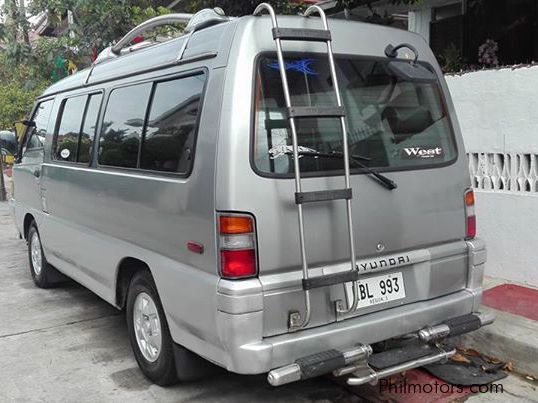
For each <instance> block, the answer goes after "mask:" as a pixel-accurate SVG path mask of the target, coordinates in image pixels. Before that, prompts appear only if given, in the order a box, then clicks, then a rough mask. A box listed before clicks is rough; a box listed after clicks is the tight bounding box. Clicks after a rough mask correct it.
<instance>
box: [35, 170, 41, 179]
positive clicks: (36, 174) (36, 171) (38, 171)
mask: <svg viewBox="0 0 538 403" xmlns="http://www.w3.org/2000/svg"><path fill="white" fill-rule="evenodd" d="M34 176H35V177H36V178H39V177H40V176H41V169H39V168H36V169H34Z"/></svg>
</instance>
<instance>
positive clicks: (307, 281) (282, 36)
mask: <svg viewBox="0 0 538 403" xmlns="http://www.w3.org/2000/svg"><path fill="white" fill-rule="evenodd" d="M263 11H267V12H268V13H269V15H270V17H271V22H272V24H273V29H272V33H273V39H274V41H275V43H276V51H277V57H278V66H279V70H280V77H281V80H282V89H283V91H284V100H285V102H286V109H287V114H288V120H289V126H290V130H291V136H292V143H293V144H292V146H293V167H294V173H295V203H296V204H297V210H298V218H299V239H300V245H301V261H302V272H303V280H302V285H303V290H304V294H305V307H306V309H305V314H304V316H303V317H301V314H300V313H299V312H292V313H290V316H289V329H290V330H298V329H301V328H304V327H305V326H307V325H308V323H309V322H310V315H311V305H310V291H311V290H312V289H315V288H321V287H328V286H332V285H336V284H342V285H343V287H344V293H345V297H346V303H347V305H348V306H347V308H346V307H344V304H343V303H342V301H336V314H337V319H341V318H342V316H344V315H346V314H349V313H350V312H353V311H355V310H356V309H357V305H358V303H359V293H358V284H357V280H358V278H359V272H358V268H357V263H356V259H355V245H354V237H353V214H352V209H351V199H352V191H351V184H350V174H349V170H350V168H349V150H348V143H347V131H346V121H345V111H344V107H343V106H342V99H341V96H340V90H339V88H338V80H337V77H336V68H335V64H334V56H333V51H332V46H331V32H330V31H329V25H328V24H327V16H326V15H325V12H324V11H323V9H322V8H321V7H319V6H316V5H313V6H310V7H308V9H307V10H306V11H305V13H304V17H309V16H310V15H312V14H314V13H317V14H319V16H320V18H321V21H322V23H323V29H297V28H280V27H279V26H278V22H277V19H276V14H275V10H274V9H273V7H271V6H270V5H269V4H267V3H261V4H260V5H258V7H256V9H255V10H254V15H255V16H259V15H261V14H262V12H263ZM282 41H306V42H324V43H325V44H326V45H327V56H328V59H329V68H330V71H331V78H332V82H333V86H334V92H335V96H336V106H334V107H316V106H306V107H298V106H292V105H291V98H290V91H289V87H288V79H287V75H286V64H285V62H284V55H283V53H282ZM303 118H339V119H340V124H341V128H342V142H343V160H344V177H345V188H344V189H336V190H321V191H314V192H303V191H302V189H301V172H300V169H299V144H298V140H297V130H296V126H295V120H296V119H303ZM331 200H345V201H346V209H347V225H348V232H349V252H350V260H351V270H349V271H345V272H342V273H336V274H330V275H326V276H318V277H312V278H310V277H309V273H308V262H307V259H306V247H305V234H304V219H303V205H304V204H307V203H315V202H326V201H331ZM349 282H353V287H352V290H353V299H352V301H353V302H352V303H351V304H349V300H350V298H349V295H348V294H349V290H348V288H347V287H346V283H349Z"/></svg>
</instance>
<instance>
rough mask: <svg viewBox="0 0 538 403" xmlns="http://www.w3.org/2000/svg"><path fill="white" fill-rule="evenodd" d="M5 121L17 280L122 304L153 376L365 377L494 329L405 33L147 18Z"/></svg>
mask: <svg viewBox="0 0 538 403" xmlns="http://www.w3.org/2000/svg"><path fill="white" fill-rule="evenodd" d="M187 19H190V22H189V24H188V25H187V28H186V34H185V35H183V36H182V37H180V38H177V39H174V40H169V41H164V42H161V43H153V42H150V41H143V42H141V43H137V44H135V45H133V44H132V42H133V38H139V37H140V35H142V34H143V32H145V31H147V30H148V29H153V28H155V27H158V26H161V25H163V24H171V23H177V22H185V21H186V20H187ZM25 125H26V130H25V133H24V137H23V139H22V141H21V142H20V151H19V155H18V161H17V163H16V165H15V168H14V174H13V176H14V194H13V199H12V200H11V206H12V211H13V214H14V218H15V222H16V226H17V228H18V230H19V231H20V234H21V235H22V236H23V237H24V238H25V239H26V241H27V243H28V256H29V262H30V269H31V275H32V277H33V279H34V281H35V283H36V284H37V286H39V287H43V288H48V287H51V286H54V285H57V284H58V283H59V281H61V280H62V278H63V276H68V277H70V278H72V279H74V280H75V281H77V282H79V283H80V284H82V285H84V286H86V287H87V288H89V289H90V290H92V291H93V292H95V293H96V294H97V295H99V296H100V297H102V298H103V299H104V300H106V301H108V302H109V303H110V304H113V305H114V306H115V307H117V308H118V309H122V310H123V309H124V310H125V311H126V318H127V326H128V333H129V338H130V342H131V345H132V348H133V351H134V355H135V357H136V360H137V361H138V363H139V365H140V368H141V369H142V371H143V372H144V374H145V375H146V376H147V377H148V378H149V379H151V380H152V381H154V382H155V383H157V384H160V385H166V384H171V383H173V382H176V381H177V380H178V379H179V380H186V379H189V378H192V377H195V376H200V375H201V374H204V373H206V372H205V371H208V370H209V369H210V365H208V362H210V363H213V364H216V365H217V366H220V367H223V368H225V369H227V370H229V371H232V372H235V373H239V374H260V373H268V381H269V383H270V384H271V385H274V386H278V385H282V384H286V383H289V382H292V381H297V380H300V379H306V378H310V377H315V376H318V375H323V374H328V373H333V374H335V375H337V376H346V377H347V382H348V383H349V384H352V385H358V384H362V383H366V382H371V383H375V382H376V381H377V380H378V379H380V378H382V377H386V376H388V375H391V374H394V373H398V372H401V371H405V370H406V369H410V368H414V367H418V366H422V365H425V364H428V363H434V362H438V361H442V360H445V359H447V358H448V357H450V356H451V355H452V354H454V352H455V350H454V349H453V348H452V347H450V344H449V343H445V340H447V338H449V337H452V336H455V335H459V334H463V333H466V332H470V331H473V330H476V329H478V328H480V327H481V326H484V325H486V324H489V323H491V322H492V321H493V318H492V317H490V316H488V315H484V314H481V313H480V312H479V306H480V299H481V293H482V288H481V287H482V286H481V283H482V277H483V272H484V263H485V260H486V250H485V245H484V243H483V242H482V241H481V240H480V239H477V238H476V237H475V214H474V196H473V193H472V190H471V189H470V180H469V175H468V170H467V157H466V153H465V150H464V145H463V141H462V136H461V132H460V128H459V126H458V122H457V119H456V115H455V113H454V106H453V104H452V101H451V99H450V95H449V93H448V89H447V86H446V83H445V81H444V79H443V74H442V72H441V70H440V68H439V65H438V64H437V62H436V60H435V58H434V55H433V54H432V52H431V50H430V49H429V47H428V46H427V44H426V43H425V42H424V40H423V39H421V37H419V36H418V35H415V34H413V33H409V32H405V31H401V30H396V29H392V28H387V27H382V26H376V25H370V24H365V23H357V22H350V21H344V20H337V19H334V20H333V19H329V22H327V19H326V17H325V14H324V12H323V10H322V9H321V8H320V7H318V6H311V7H310V8H309V9H308V10H307V11H306V12H305V13H304V15H301V16H282V17H281V16H278V18H277V16H275V14H274V11H273V9H272V8H271V7H270V6H269V5H267V4H261V5H260V6H259V7H258V9H257V10H256V12H255V13H254V15H252V16H246V17H242V18H228V17H226V16H225V15H224V14H223V12H222V10H220V9H215V10H204V11H202V12H200V13H198V14H196V15H195V16H194V17H192V18H190V16H187V15H182V14H172V15H168V16H164V17H157V18H156V19H153V20H150V21H148V22H146V23H144V24H142V25H141V26H139V27H137V28H135V29H134V30H133V31H131V32H130V33H128V34H127V35H126V36H125V37H124V38H123V39H122V40H120V41H119V42H118V43H117V44H116V45H114V46H113V47H111V48H109V49H107V50H105V51H104V52H103V53H102V54H101V55H100V56H99V58H98V59H97V61H96V62H95V63H94V64H93V65H92V66H91V68H89V69H87V70H84V71H81V72H79V73H77V74H74V75H72V76H70V77H68V78H66V79H64V80H62V81H60V82H58V83H56V84H54V85H52V86H51V87H50V88H48V89H47V90H46V91H45V92H44V93H43V94H42V95H41V96H40V97H39V98H38V100H37V103H36V106H35V109H34V111H33V113H32V115H31V116H30V119H29V120H28V121H26V122H25Z"/></svg>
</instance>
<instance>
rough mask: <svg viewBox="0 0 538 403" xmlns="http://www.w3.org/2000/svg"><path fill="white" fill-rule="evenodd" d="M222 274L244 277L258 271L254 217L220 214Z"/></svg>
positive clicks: (251, 275)
mask: <svg viewBox="0 0 538 403" xmlns="http://www.w3.org/2000/svg"><path fill="white" fill-rule="evenodd" d="M218 225H219V228H218V232H219V249H220V274H221V276H222V277H223V278H227V279H232V280H233V279H242V278H247V277H253V276H256V274H257V273H258V265H257V260H258V259H257V252H256V230H255V227H254V219H253V218H252V217H251V216H249V215H246V214H233V215H232V214H230V215H224V214H223V215H219V216H218Z"/></svg>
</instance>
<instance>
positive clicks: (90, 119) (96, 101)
mask: <svg viewBox="0 0 538 403" xmlns="http://www.w3.org/2000/svg"><path fill="white" fill-rule="evenodd" d="M102 99H103V95H102V94H93V95H90V99H89V100H88V105H87V107H86V114H85V116H84V124H83V125H82V131H81V132H80V140H79V143H78V154H77V155H78V158H77V161H78V162H84V163H89V162H90V158H91V154H92V146H93V140H94V138H95V131H96V130H97V118H98V117H99V108H100V107H101V101H102Z"/></svg>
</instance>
